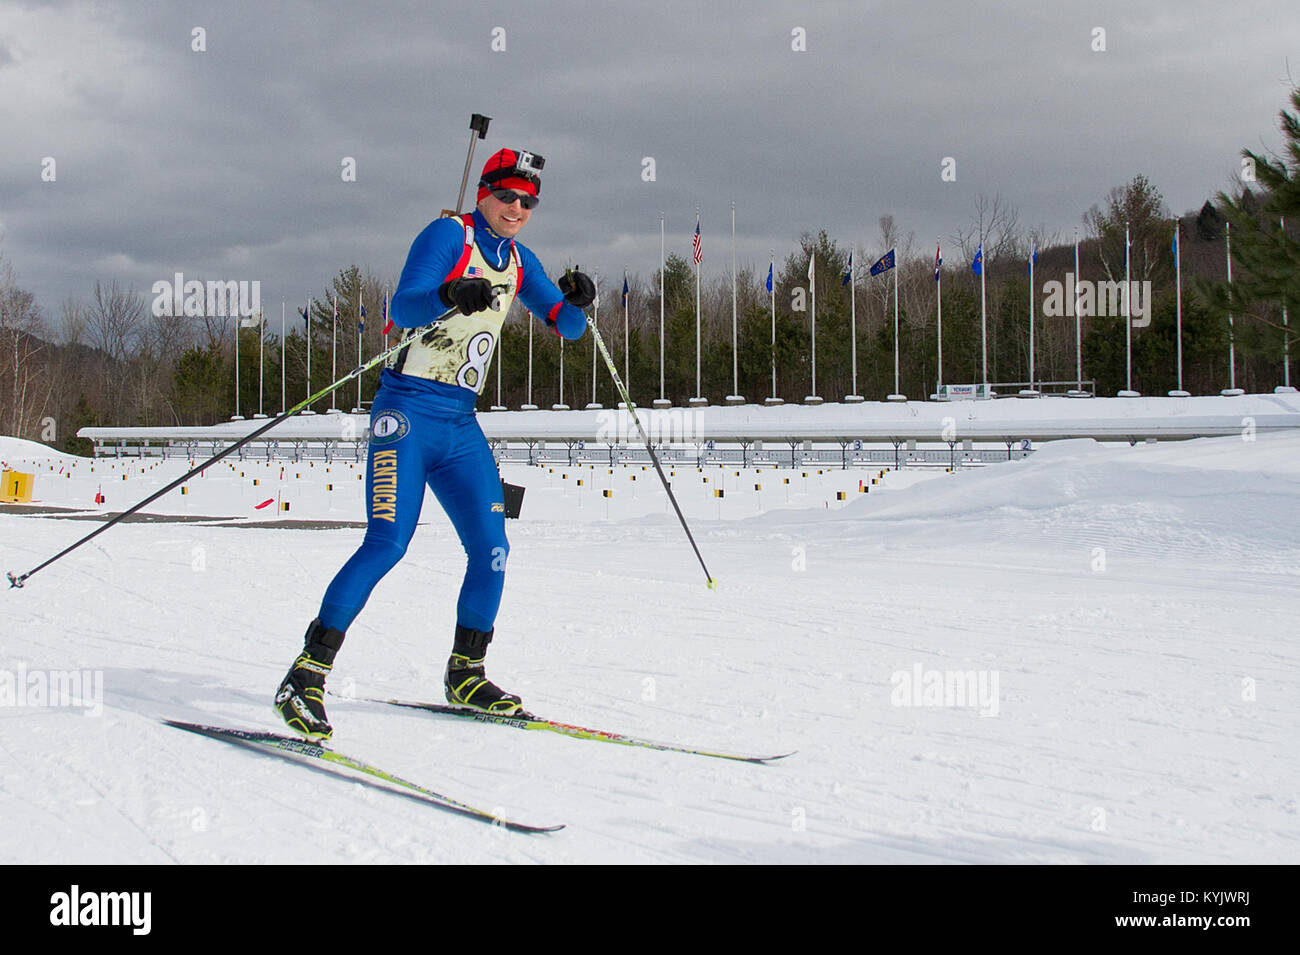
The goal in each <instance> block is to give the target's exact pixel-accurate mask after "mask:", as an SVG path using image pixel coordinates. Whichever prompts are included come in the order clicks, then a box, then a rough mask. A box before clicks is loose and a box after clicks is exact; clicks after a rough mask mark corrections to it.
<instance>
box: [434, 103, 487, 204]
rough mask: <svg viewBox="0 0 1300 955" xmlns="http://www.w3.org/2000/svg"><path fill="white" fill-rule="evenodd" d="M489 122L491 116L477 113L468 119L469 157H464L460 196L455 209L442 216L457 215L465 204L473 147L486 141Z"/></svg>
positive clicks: (472, 159) (472, 163)
mask: <svg viewBox="0 0 1300 955" xmlns="http://www.w3.org/2000/svg"><path fill="white" fill-rule="evenodd" d="M490 122H492V117H491V116H483V115H481V114H479V113H475V114H473V115H472V116H471V117H470V118H469V129H470V134H469V155H468V156H466V157H465V173H464V175H462V176H461V177H460V195H459V196H457V197H456V208H455V209H443V210H442V214H443V216H454V215H459V213H460V207H461V206H462V205H463V204H464V203H465V189H466V187H467V186H468V185H469V171H470V168H471V167H472V166H473V165H474V146H475V145H476V144H477V143H478V141H479V140H480V139H487V131H488V123H490Z"/></svg>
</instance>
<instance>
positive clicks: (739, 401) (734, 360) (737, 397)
mask: <svg viewBox="0 0 1300 955" xmlns="http://www.w3.org/2000/svg"><path fill="white" fill-rule="evenodd" d="M736 310H737V309H736V203H735V202H732V204H731V394H729V395H727V403H728V404H734V405H743V404H744V403H745V399H744V398H743V397H741V394H740V355H739V352H737V350H736V349H737V344H736V342H737V340H738V336H737V334H736V325H737V321H736Z"/></svg>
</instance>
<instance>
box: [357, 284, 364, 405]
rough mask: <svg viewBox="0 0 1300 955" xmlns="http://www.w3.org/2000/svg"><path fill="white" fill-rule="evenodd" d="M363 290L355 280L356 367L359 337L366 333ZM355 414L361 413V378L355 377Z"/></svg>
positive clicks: (358, 355)
mask: <svg viewBox="0 0 1300 955" xmlns="http://www.w3.org/2000/svg"><path fill="white" fill-rule="evenodd" d="M364 297H365V295H364V289H363V288H362V285H361V281H360V279H358V280H357V365H358V366H360V365H361V337H362V336H363V335H365V333H366V305H365V302H364V301H363V299H364ZM357 413H358V414H360V413H361V376H360V375H357Z"/></svg>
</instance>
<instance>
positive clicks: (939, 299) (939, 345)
mask: <svg viewBox="0 0 1300 955" xmlns="http://www.w3.org/2000/svg"><path fill="white" fill-rule="evenodd" d="M940 249H941V246H940V243H939V240H938V239H935V240H934V304H935V310H936V318H935V321H936V327H937V330H938V334H937V336H936V337H937V339H938V341H937V342H936V345H935V348H936V351H938V353H939V369H938V370H939V380H938V381H937V382H936V383H935V387H934V393H935V394H936V395H937V394H939V393H941V392H942V391H943V279H942V277H941V273H940V271H939V269H940V266H942V265H943V257H942V256H941V255H940V254H939V253H940Z"/></svg>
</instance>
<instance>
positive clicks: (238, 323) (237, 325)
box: [230, 307, 244, 421]
mask: <svg viewBox="0 0 1300 955" xmlns="http://www.w3.org/2000/svg"><path fill="white" fill-rule="evenodd" d="M242 322H243V319H242V318H241V317H240V315H239V308H238V307H236V308H235V416H234V417H233V418H231V419H230V420H231V421H243V420H244V416H243V415H241V414H240V413H239V329H240V326H241V323H242Z"/></svg>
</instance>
